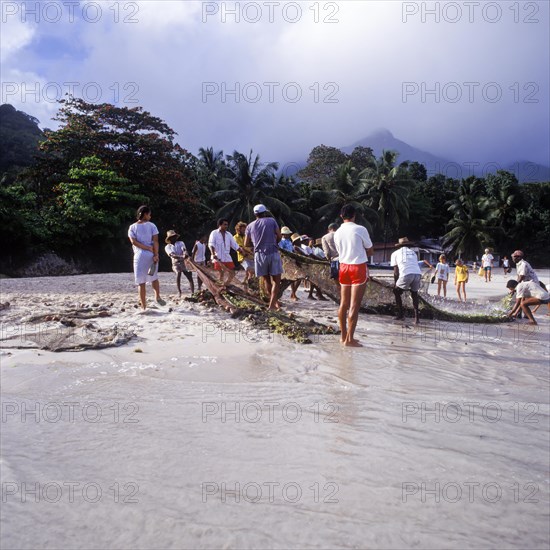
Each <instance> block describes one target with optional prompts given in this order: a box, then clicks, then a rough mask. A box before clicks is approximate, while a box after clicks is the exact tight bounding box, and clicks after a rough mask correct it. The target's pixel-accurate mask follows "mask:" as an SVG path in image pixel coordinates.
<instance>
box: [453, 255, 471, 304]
mask: <svg viewBox="0 0 550 550" xmlns="http://www.w3.org/2000/svg"><path fill="white" fill-rule="evenodd" d="M468 278H469V274H468V266H467V265H464V262H463V261H462V260H461V259H460V258H458V260H456V267H455V286H456V293H457V294H458V301H459V302H462V297H461V294H460V290H462V292H463V293H464V301H466V283H467V282H468Z"/></svg>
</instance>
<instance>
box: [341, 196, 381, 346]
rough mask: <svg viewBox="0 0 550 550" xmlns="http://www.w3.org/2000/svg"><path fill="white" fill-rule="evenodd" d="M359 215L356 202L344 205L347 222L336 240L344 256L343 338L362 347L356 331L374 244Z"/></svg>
mask: <svg viewBox="0 0 550 550" xmlns="http://www.w3.org/2000/svg"><path fill="white" fill-rule="evenodd" d="M355 215H356V210H355V207H354V206H353V205H352V204H345V205H344V206H343V207H342V210H341V211H340V217H341V218H342V220H343V222H344V223H342V225H341V226H340V228H339V229H338V231H336V233H335V235H334V244H335V246H336V250H337V251H338V256H339V258H340V272H339V280H340V308H339V309H338V322H339V324H340V332H341V336H340V342H341V343H342V344H343V345H344V346H352V347H361V346H362V344H361V342H359V341H358V340H356V339H355V338H354V334H355V328H356V326H357V320H358V319H359V308H360V307H361V301H362V300H363V296H364V294H365V289H366V288H367V281H368V279H369V270H368V267H367V261H368V256H369V255H371V254H372V252H373V246H372V241H371V239H370V235H369V232H368V230H367V228H366V227H364V226H362V225H358V224H356V223H355Z"/></svg>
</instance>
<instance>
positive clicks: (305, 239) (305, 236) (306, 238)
mask: <svg viewBox="0 0 550 550" xmlns="http://www.w3.org/2000/svg"><path fill="white" fill-rule="evenodd" d="M300 239H301V240H302V241H309V239H311V237H308V236H307V235H301V236H300Z"/></svg>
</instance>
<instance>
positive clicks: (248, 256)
mask: <svg viewBox="0 0 550 550" xmlns="http://www.w3.org/2000/svg"><path fill="white" fill-rule="evenodd" d="M246 225H247V224H246V223H245V222H238V223H237V225H235V235H234V237H235V240H236V241H237V244H238V245H239V246H240V247H241V248H242V249H243V251H244V254H242V253H241V252H237V260H238V262H239V263H240V264H241V265H242V266H243V268H244V281H243V285H245V286H246V285H247V283H248V281H249V279H252V277H254V256H253V254H252V252H251V251H250V250H249V249H247V248H245V247H244V238H245V235H244V232H245V230H246Z"/></svg>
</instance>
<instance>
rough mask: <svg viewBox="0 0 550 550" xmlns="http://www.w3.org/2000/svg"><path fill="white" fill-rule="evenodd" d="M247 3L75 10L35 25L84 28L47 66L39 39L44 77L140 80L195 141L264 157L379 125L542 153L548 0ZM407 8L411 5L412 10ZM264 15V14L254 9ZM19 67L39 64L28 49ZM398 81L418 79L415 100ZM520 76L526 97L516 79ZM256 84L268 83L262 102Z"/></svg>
mask: <svg viewBox="0 0 550 550" xmlns="http://www.w3.org/2000/svg"><path fill="white" fill-rule="evenodd" d="M238 4H239V7H240V13H239V17H240V22H239V23H236V22H235V16H234V15H232V14H231V13H224V12H223V9H224V8H223V6H224V5H225V8H232V7H233V6H234V5H236V4H235V3H234V2H217V3H214V2H196V1H185V2H172V1H159V0H155V1H154V2H151V1H138V2H125V3H120V5H121V6H123V7H122V8H121V9H120V11H119V14H118V16H119V19H118V22H117V23H115V22H114V21H113V16H114V12H112V11H111V12H108V11H107V10H105V12H104V17H103V19H102V20H101V21H99V22H98V23H95V24H91V23H86V22H85V21H83V20H82V19H79V21H78V22H77V23H74V24H73V26H72V27H69V26H68V24H67V23H66V22H63V23H60V24H59V25H58V26H56V27H55V29H54V30H53V29H51V28H50V29H48V28H47V27H46V26H44V25H42V26H41V27H40V33H43V34H48V33H50V34H52V33H54V32H55V35H56V37H60V36H63V35H64V34H65V35H72V36H73V37H74V36H75V35H76V36H77V37H78V44H79V46H81V47H82V50H83V51H84V52H85V54H83V55H84V57H83V59H82V61H81V62H76V63H71V64H69V65H62V64H60V63H51V64H50V65H49V66H46V67H45V66H44V63H43V62H42V61H43V56H42V54H41V52H40V51H34V52H33V55H34V61H35V64H36V65H39V64H40V65H41V66H42V69H41V71H40V75H41V77H42V78H43V79H44V80H46V81H55V82H65V81H69V80H73V81H78V82H80V83H81V84H84V83H86V82H92V81H95V82H98V83H99V84H100V86H101V89H102V100H103V101H112V100H113V94H114V89H115V88H116V86H117V84H116V83H118V87H119V89H120V92H121V97H120V99H121V101H124V99H125V98H126V99H131V97H132V96H131V92H135V87H134V86H135V85H133V84H130V83H134V82H135V83H136V85H137V86H138V87H139V91H137V92H136V93H135V94H134V96H133V97H135V98H137V99H138V100H139V104H140V105H142V106H144V108H146V109H147V110H149V111H151V112H153V113H154V114H156V115H158V116H161V117H162V118H164V119H165V120H166V121H167V122H168V124H170V125H171V126H172V127H174V129H176V130H177V131H178V132H179V134H180V141H181V143H182V145H183V146H184V147H188V148H190V149H191V150H192V151H196V150H197V149H198V147H200V146H209V145H213V146H214V147H217V148H224V149H225V150H226V152H230V151H231V150H232V149H233V148H237V149H242V150H247V149H249V148H250V147H253V148H254V149H255V150H258V151H259V152H260V153H261V154H262V156H263V157H264V158H266V160H267V158H268V157H269V159H270V160H271V159H279V160H282V159H285V158H287V159H293V158H301V157H303V156H305V155H306V154H307V152H308V151H309V149H311V147H313V146H314V145H317V144H319V143H321V142H324V143H327V144H333V145H342V146H343V145H348V144H350V143H352V142H354V141H356V140H357V139H360V138H362V137H364V136H365V135H366V134H368V133H369V132H370V131H371V130H372V129H374V128H376V127H382V126H384V127H388V128H389V129H390V130H392V131H393V133H394V134H395V135H396V136H397V137H399V138H401V139H404V140H406V141H408V142H410V143H411V144H413V145H416V146H418V147H421V148H423V149H425V150H431V151H434V152H437V153H439V154H442V155H445V156H448V157H451V158H452V157H456V156H457V155H462V156H464V155H466V156H470V157H471V156H472V155H473V154H476V155H479V154H486V155H489V156H491V157H494V156H495V155H496V154H497V153H498V152H499V151H500V153H501V154H502V155H504V156H507V155H509V154H510V155H512V154H515V153H516V152H517V154H518V156H521V157H528V156H529V152H533V153H534V154H536V155H538V160H544V156H545V151H547V149H548V137H547V136H548V134H549V132H548V116H547V115H548V101H547V97H548V96H549V95H550V93H549V90H548V66H549V65H550V63H549V59H548V48H547V44H548V25H545V22H546V23H548V5H547V4H544V3H541V4H539V12H538V14H537V17H538V18H539V23H535V24H527V23H523V22H521V23H520V22H518V23H516V22H515V21H514V17H516V16H518V17H519V16H521V17H525V15H526V14H523V13H519V14H515V13H514V12H513V11H512V10H510V9H509V4H506V3H502V6H503V8H502V13H501V20H500V21H499V22H497V23H490V22H489V21H487V20H485V19H484V17H483V13H482V12H481V11H479V12H477V15H476V16H475V17H474V21H473V22H472V23H470V21H469V19H468V14H467V13H466V12H464V13H463V14H462V18H461V20H460V21H459V22H458V23H449V22H447V21H445V20H444V17H443V16H444V15H445V16H446V17H447V18H449V16H450V15H452V13H451V12H445V11H443V10H444V9H445V8H444V7H442V8H441V10H442V11H441V13H440V21H439V23H434V22H433V17H431V16H429V15H426V14H424V16H425V18H426V22H425V23H423V22H422V14H421V13H420V11H419V12H418V13H416V14H412V11H414V6H415V5H416V6H417V7H418V6H421V5H422V4H423V3H412V2H409V3H406V2H381V1H380V2H377V1H365V2H362V1H356V2H313V1H312V2H300V3H299V4H298V5H299V6H300V7H301V17H300V18H299V20H298V21H297V22H295V23H290V22H289V20H290V19H292V18H293V17H295V15H296V8H295V7H294V8H293V7H292V5H291V4H293V3H289V2H283V1H280V2H279V5H278V6H275V5H272V9H273V12H271V13H270V11H269V6H270V5H269V4H268V5H266V3H265V2H263V1H259V2H240V3H238ZM294 4H295V3H294ZM428 4H430V3H428ZM245 6H249V7H248V8H247V10H248V11H246V12H245V11H243V10H244V7H245ZM250 6H252V7H250ZM288 6H290V7H289V8H288V9H287V7H288ZM440 6H445V3H444V2H442V3H440ZM257 8H260V9H261V12H258V9H257ZM310 8H315V9H314V10H312V9H310ZM336 8H337V10H336ZM285 9H287V11H284V10H285ZM479 9H480V10H481V8H479ZM292 10H294V12H293V11H292ZM403 10H410V13H411V14H410V15H408V16H407V22H404V17H403ZM214 12H215V13H214ZM258 14H261V19H260V21H258V22H256V23H253V22H247V20H246V19H248V20H252V19H254V17H256V16H257V15H258ZM270 15H271V16H272V18H273V22H270V21H269V18H270ZM485 15H489V16H493V15H492V14H491V13H490V12H487V14H485ZM224 17H225V22H224ZM285 17H286V19H285ZM430 17H431V18H430ZM315 18H317V19H318V21H317V22H316V19H315ZM516 18H517V17H516ZM125 19H130V20H131V21H136V22H134V23H131V22H124V21H125ZM324 20H327V21H335V20H337V21H338V22H336V23H329V22H326V23H325V22H323V21H324ZM27 31H28V28H27ZM19 42H20V43H21V44H24V41H23V40H22V39H21V40H20V41H19ZM29 44H30V42H27V43H26V45H27V46H28V45H29ZM27 50H28V51H32V49H31V48H27ZM11 59H15V58H13V57H12V58H11ZM23 66H24V69H25V70H28V71H31V72H32V69H33V66H32V63H31V62H30V61H28V60H27V64H26V65H25V64H23ZM16 67H17V68H18V65H12V67H11V68H12V69H13V68H16ZM471 81H474V82H479V83H480V84H479V86H477V87H476V89H475V91H476V93H477V95H476V97H475V100H474V101H472V102H470V101H469V100H468V97H467V93H468V88H467V87H465V86H464V84H463V83H465V82H471ZM206 82H211V83H214V84H212V86H211V87H210V88H209V89H211V90H217V93H213V94H212V95H209V96H207V97H204V96H203V87H204V83H206ZM266 82H276V83H278V85H277V86H275V85H272V88H271V89H272V91H273V92H274V96H273V98H272V99H273V101H270V93H269V92H270V88H269V86H268V85H266V84H265V83H266ZM291 82H296V83H298V85H299V86H300V88H301V92H302V98H301V99H300V101H298V102H297V103H292V102H291V101H290V97H291V94H292V92H293V91H294V89H293V88H292V86H287V88H286V92H288V94H289V95H288V96H287V97H286V99H287V100H286V101H285V98H284V96H283V89H284V86H285V84H286V85H288V84H289V83H291ZM403 82H413V83H415V84H416V85H417V86H418V93H417V94H413V95H410V96H409V97H407V98H406V99H407V101H404V98H403ZM451 82H456V83H458V84H459V85H460V86H461V92H462V93H463V94H466V95H465V96H464V98H463V99H462V100H461V101H459V102H457V103H452V102H451V101H449V100H448V99H449V97H451V98H452V96H442V91H441V90H442V89H443V87H444V86H445V84H448V83H451ZM489 82H496V83H498V85H499V86H500V87H501V90H502V93H503V97H502V99H501V100H499V101H498V102H497V103H491V102H489V101H486V100H485V99H484V98H483V97H482V95H481V91H482V90H483V85H484V84H487V83H489ZM516 82H517V83H518V86H519V89H518V93H519V95H520V97H519V98H518V101H515V100H514V99H515V98H514V90H513V89H512V90H511V89H510V86H514V83H516ZM529 82H535V83H536V84H537V85H538V86H539V89H538V91H537V93H536V98H537V99H538V100H539V103H538V104H529V103H525V102H524V99H525V95H526V93H527V91H526V90H524V89H523V86H524V85H526V84H527V83H529ZM423 83H425V84H423ZM436 83H439V84H438V85H439V86H440V93H439V98H438V99H439V101H438V102H437V101H436V100H435V97H434V96H433V95H432V96H430V95H429V94H427V95H426V94H422V87H423V86H424V87H425V88H427V89H428V90H429V89H430V88H433V87H434V86H435V85H436ZM247 84H248V86H247ZM125 85H126V86H127V88H126V90H124V86H125ZM235 86H240V89H241V93H240V97H239V101H238V102H237V101H236V100H235V96H234V95H231V93H229V92H230V90H231V89H233V88H235ZM224 87H225V88H227V89H228V93H227V94H226V95H225V97H224V95H223V93H222V92H223V89H224ZM258 90H259V91H261V93H262V96H261V99H260V100H259V101H258V102H256V103H254V102H253V99H254V97H255V95H256V94H257V93H258ZM424 91H425V90H424ZM445 91H446V92H449V93H450V92H451V91H453V89H452V86H451V87H449V86H447V88H445ZM245 92H248V96H247V95H246V93H245ZM331 94H332V95H331ZM423 96H424V97H423ZM545 98H546V99H545ZM331 99H332V100H333V101H336V102H328V101H330V100H331ZM224 100H225V101H224ZM127 104H128V106H133V104H131V103H127ZM30 112H31V114H35V113H34V112H33V111H30ZM533 143H534V144H536V148H535V147H532V146H531V145H530V144H533ZM545 147H546V148H545ZM522 149H523V150H522ZM480 151H481V153H480Z"/></svg>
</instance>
